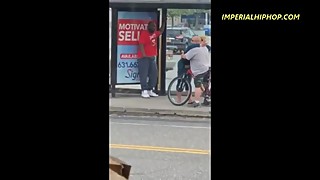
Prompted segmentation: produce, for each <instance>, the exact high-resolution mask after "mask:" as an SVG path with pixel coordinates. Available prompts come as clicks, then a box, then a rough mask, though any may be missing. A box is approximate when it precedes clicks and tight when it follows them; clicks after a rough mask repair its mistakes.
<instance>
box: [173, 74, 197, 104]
mask: <svg viewBox="0 0 320 180" xmlns="http://www.w3.org/2000/svg"><path fill="white" fill-rule="evenodd" d="M167 94H168V99H169V101H170V102H171V103H172V104H173V105H175V106H182V105H184V104H186V103H187V102H188V100H189V99H190V97H191V94H192V87H191V84H190V82H189V81H188V79H187V78H182V77H176V78H174V79H173V80H172V81H171V82H170V84H169V87H168V92H167Z"/></svg>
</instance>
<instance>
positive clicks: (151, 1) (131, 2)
mask: <svg viewBox="0 0 320 180" xmlns="http://www.w3.org/2000/svg"><path fill="white" fill-rule="evenodd" d="M109 8H111V10H112V14H111V17H112V21H111V26H112V29H111V36H112V41H111V68H110V70H111V93H112V97H115V94H116V88H115V86H116V85H132V84H139V78H138V77H139V75H138V71H137V62H136V57H135V55H136V50H137V43H136V41H137V38H138V37H139V35H138V34H139V30H141V29H143V28H144V27H145V26H144V25H145V24H146V23H147V22H148V21H150V20H153V21H155V22H157V25H158V27H160V26H161V22H162V19H163V18H167V9H210V8H211V1H210V0H184V1H181V0H109ZM157 64H158V85H157V87H156V91H157V92H158V93H159V95H165V94H166V82H165V81H166V31H165V32H164V33H163V34H162V36H160V39H159V41H158V57H157Z"/></svg>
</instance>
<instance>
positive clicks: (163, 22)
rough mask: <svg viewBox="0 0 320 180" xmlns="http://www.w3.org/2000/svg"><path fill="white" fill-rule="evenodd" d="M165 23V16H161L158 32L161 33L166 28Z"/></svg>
mask: <svg viewBox="0 0 320 180" xmlns="http://www.w3.org/2000/svg"><path fill="white" fill-rule="evenodd" d="M166 24H167V18H163V19H162V23H161V27H160V29H159V32H160V33H161V34H162V33H163V32H164V30H165V28H166Z"/></svg>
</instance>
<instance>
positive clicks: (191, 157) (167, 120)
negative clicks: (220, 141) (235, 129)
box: [109, 115, 211, 180]
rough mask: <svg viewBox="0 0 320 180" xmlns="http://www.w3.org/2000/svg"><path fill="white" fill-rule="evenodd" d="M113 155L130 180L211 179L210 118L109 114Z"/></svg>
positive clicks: (111, 153) (111, 152)
mask: <svg viewBox="0 0 320 180" xmlns="http://www.w3.org/2000/svg"><path fill="white" fill-rule="evenodd" d="M109 119H110V136H109V139H110V155H112V156H115V157H118V158H120V159H121V160H123V161H125V162H127V163H128V164H129V165H131V166H132V168H131V173H130V180H200V179H201V180H207V179H210V174H209V173H210V167H209V166H210V157H211V155H210V134H211V127H210V126H211V125H210V124H211V122H210V119H192V118H184V119H182V118H178V117H176V118H173V117H128V116H116V115H110V118H109Z"/></svg>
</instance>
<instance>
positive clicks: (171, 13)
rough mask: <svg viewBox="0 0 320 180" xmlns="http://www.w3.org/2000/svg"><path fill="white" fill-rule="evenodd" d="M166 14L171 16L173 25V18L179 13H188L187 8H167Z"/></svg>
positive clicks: (179, 14)
mask: <svg viewBox="0 0 320 180" xmlns="http://www.w3.org/2000/svg"><path fill="white" fill-rule="evenodd" d="M167 15H168V17H170V18H171V25H172V26H174V18H175V17H179V16H181V15H189V9H168V11H167Z"/></svg>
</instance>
